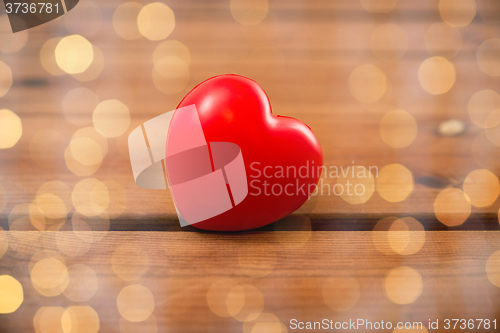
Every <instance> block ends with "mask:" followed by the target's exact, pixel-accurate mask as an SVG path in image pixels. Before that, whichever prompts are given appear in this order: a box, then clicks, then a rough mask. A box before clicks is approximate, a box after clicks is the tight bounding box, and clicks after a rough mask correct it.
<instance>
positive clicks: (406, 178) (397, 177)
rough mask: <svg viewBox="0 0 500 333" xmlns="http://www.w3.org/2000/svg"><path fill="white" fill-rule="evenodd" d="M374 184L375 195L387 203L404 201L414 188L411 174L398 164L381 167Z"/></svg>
mask: <svg viewBox="0 0 500 333" xmlns="http://www.w3.org/2000/svg"><path fill="white" fill-rule="evenodd" d="M375 183H376V189H377V193H378V194H379V195H380V196H381V197H382V198H384V199H385V200H387V201H389V202H400V201H404V200H406V198H408V196H409V195H410V194H411V193H412V192H413V189H414V187H415V185H414V180H413V173H412V172H411V171H410V170H408V169H407V168H406V167H405V166H403V165H401V164H398V163H395V164H388V165H386V166H384V167H382V168H381V169H380V171H379V173H378V177H377V178H376V180H375Z"/></svg>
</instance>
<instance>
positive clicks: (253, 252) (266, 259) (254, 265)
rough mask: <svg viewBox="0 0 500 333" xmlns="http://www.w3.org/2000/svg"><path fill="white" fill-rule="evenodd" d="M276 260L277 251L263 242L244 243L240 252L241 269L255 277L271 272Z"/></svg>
mask: <svg viewBox="0 0 500 333" xmlns="http://www.w3.org/2000/svg"><path fill="white" fill-rule="evenodd" d="M276 262H277V258H276V253H275V252H274V251H273V250H272V249H269V248H268V247H264V246H262V244H245V245H242V247H241V248H240V251H239V254H238V263H239V266H240V269H241V271H242V272H243V273H244V274H246V275H248V276H251V277H254V278H259V277H264V276H267V275H269V274H271V272H272V271H273V269H274V267H275V266H276Z"/></svg>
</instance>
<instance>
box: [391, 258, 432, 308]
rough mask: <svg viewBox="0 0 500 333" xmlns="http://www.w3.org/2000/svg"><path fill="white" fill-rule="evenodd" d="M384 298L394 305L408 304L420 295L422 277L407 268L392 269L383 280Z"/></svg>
mask: <svg viewBox="0 0 500 333" xmlns="http://www.w3.org/2000/svg"><path fill="white" fill-rule="evenodd" d="M384 290H385V294H386V296H387V297H388V298H389V299H390V300H391V301H392V302H394V303H396V304H410V303H413V302H415V301H416V300H417V298H418V297H419V296H420V294H422V290H423V282H422V276H421V275H420V273H419V272H417V271H416V270H415V269H413V268H411V267H408V266H401V267H397V268H394V269H393V270H391V271H390V272H389V274H387V276H386V277H385V280H384Z"/></svg>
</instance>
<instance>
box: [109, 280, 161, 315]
mask: <svg viewBox="0 0 500 333" xmlns="http://www.w3.org/2000/svg"><path fill="white" fill-rule="evenodd" d="M116 303H117V306H118V311H119V312H120V314H121V315H122V317H123V318H125V319H126V320H128V321H131V322H140V321H144V320H146V319H148V317H149V316H150V315H151V314H152V313H153V310H154V308H155V301H154V297H153V294H152V293H151V291H149V289H148V288H146V287H144V286H143V285H140V284H132V285H129V286H126V287H125V288H123V289H122V290H121V291H120V294H118V298H117V300H116Z"/></svg>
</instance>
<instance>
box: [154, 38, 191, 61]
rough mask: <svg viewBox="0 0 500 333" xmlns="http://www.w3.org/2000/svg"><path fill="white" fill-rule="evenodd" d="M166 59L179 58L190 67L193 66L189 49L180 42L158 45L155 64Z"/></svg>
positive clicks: (168, 41)
mask: <svg viewBox="0 0 500 333" xmlns="http://www.w3.org/2000/svg"><path fill="white" fill-rule="evenodd" d="M165 57H177V58H179V59H181V60H182V61H184V62H185V63H186V64H187V65H188V66H189V64H191V53H190V52H189V48H188V47H187V46H186V45H184V44H183V43H181V42H179V41H178V40H167V41H164V42H161V43H160V44H158V46H156V48H155V50H154V52H153V64H156V63H157V62H158V61H160V60H161V59H163V58H165Z"/></svg>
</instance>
